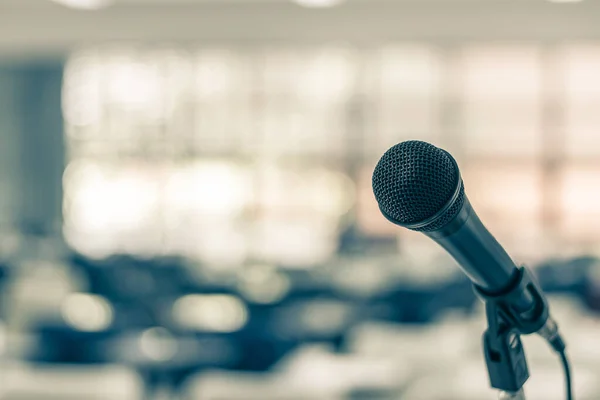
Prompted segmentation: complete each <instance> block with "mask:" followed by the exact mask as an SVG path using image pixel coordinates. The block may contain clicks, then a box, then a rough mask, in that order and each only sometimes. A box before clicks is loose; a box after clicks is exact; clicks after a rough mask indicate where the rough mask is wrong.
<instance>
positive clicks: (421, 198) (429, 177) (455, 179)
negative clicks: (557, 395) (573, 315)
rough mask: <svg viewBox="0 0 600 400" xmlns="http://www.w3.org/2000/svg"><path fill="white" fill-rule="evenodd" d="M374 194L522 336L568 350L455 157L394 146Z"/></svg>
mask: <svg viewBox="0 0 600 400" xmlns="http://www.w3.org/2000/svg"><path fill="white" fill-rule="evenodd" d="M373 193H374V194H375V198H376V199H377V202H378V203H379V208H380V210H381V212H382V214H383V215H384V216H385V217H386V218H387V219H388V220H389V221H391V222H392V223H394V224H396V225H399V226H402V227H405V228H408V229H410V230H413V231H417V232H422V233H423V234H425V235H427V236H428V237H430V238H431V239H433V240H434V241H435V242H437V243H438V244H440V245H441V246H442V247H443V248H444V249H445V250H446V251H447V252H448V253H450V255H451V256H452V257H453V258H454V259H455V260H456V261H457V262H458V264H459V266H460V267H461V268H462V270H463V271H464V272H465V274H466V275H467V276H468V277H469V278H470V280H471V281H472V282H473V285H474V288H475V291H476V293H477V294H478V295H479V296H480V297H482V298H483V299H484V300H486V301H489V300H492V301H498V302H500V303H501V304H503V307H502V309H503V311H504V316H505V317H506V318H507V320H509V321H510V322H512V323H513V325H515V326H517V327H518V328H519V329H520V331H521V332H522V333H525V334H527V333H534V332H537V333H538V334H540V335H541V336H542V337H544V338H545V339H546V340H548V341H549V342H550V344H551V345H552V346H553V347H554V348H555V350H557V351H561V349H562V350H564V343H563V342H562V339H560V336H559V334H558V328H557V325H556V323H554V321H553V320H552V319H551V318H550V316H549V312H548V304H547V302H546V299H545V297H544V295H543V294H542V292H541V290H540V289H539V288H538V286H537V283H535V281H534V280H533V278H531V277H530V275H529V273H528V271H527V269H525V268H524V267H517V265H516V264H515V263H514V261H513V260H512V259H511V258H510V256H509V255H508V254H507V253H506V251H505V250H504V248H503V247H502V246H501V245H500V243H498V241H497V240H496V239H495V238H494V237H493V236H492V234H491V233H490V232H489V231H488V230H487V228H486V227H485V226H484V225H483V223H482V222H481V220H480V219H479V217H478V216H477V214H476V213H475V211H474V210H473V208H472V207H471V203H470V202H469V199H468V198H467V196H466V194H465V188H464V185H463V181H462V178H461V175H460V171H459V168H458V164H457V163H456V161H455V160H454V158H453V157H452V156H451V155H450V154H449V153H447V152H446V151H445V150H442V149H440V148H437V147H435V146H433V145H432V144H429V143H426V142H421V141H406V142H402V143H399V144H397V145H395V146H393V147H392V148H390V149H389V150H388V151H387V152H386V153H385V154H384V155H383V156H382V157H381V159H380V160H379V162H378V164H377V166H376V167H375V170H374V172H373Z"/></svg>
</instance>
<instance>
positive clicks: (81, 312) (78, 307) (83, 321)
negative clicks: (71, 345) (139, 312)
mask: <svg viewBox="0 0 600 400" xmlns="http://www.w3.org/2000/svg"><path fill="white" fill-rule="evenodd" d="M61 313H62V316H63V318H64V320H65V322H67V323H68V324H69V325H71V326H72V327H73V328H75V329H78V330H80V331H84V332H99V331H103V330H105V329H107V328H108V327H109V326H110V325H111V323H112V321H113V308H112V306H111V305H110V303H109V302H108V301H107V300H106V299H105V298H104V297H101V296H96V295H91V294H85V293H74V294H71V295H69V296H67V298H66V299H65V300H64V301H63V304H62V307H61Z"/></svg>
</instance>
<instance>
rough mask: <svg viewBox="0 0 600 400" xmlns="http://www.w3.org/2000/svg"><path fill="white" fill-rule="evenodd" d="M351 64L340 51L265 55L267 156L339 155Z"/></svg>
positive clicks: (350, 87) (264, 140)
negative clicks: (293, 154) (294, 154)
mask: <svg viewBox="0 0 600 400" xmlns="http://www.w3.org/2000/svg"><path fill="white" fill-rule="evenodd" d="M356 79H357V69H356V59H355V55H354V54H353V52H351V51H349V50H347V49H344V48H324V49H319V50H313V51H307V50H298V51H275V50H272V51H267V52H266V59H265V64H264V70H263V74H262V77H261V81H262V83H263V86H262V90H263V93H262V95H263V96H264V104H263V106H264V108H262V110H261V113H262V117H261V119H262V121H263V122H264V125H263V127H264V131H263V137H262V146H261V147H262V148H263V149H264V151H266V152H267V153H268V154H290V153H296V154H302V153H318V154H343V153H344V151H345V150H346V143H345V140H346V135H347V129H348V127H347V125H346V121H347V118H348V104H349V102H350V101H351V100H352V96H353V93H354V89H355V84H356Z"/></svg>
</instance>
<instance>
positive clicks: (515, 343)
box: [483, 301, 529, 400]
mask: <svg viewBox="0 0 600 400" xmlns="http://www.w3.org/2000/svg"><path fill="white" fill-rule="evenodd" d="M485 306H486V307H485V308H486V316H487V322H488V328H487V330H486V331H485V333H484V335H483V351H484V355H485V363H486V366H487V369H488V374H489V377H490V383H491V386H492V387H493V388H495V389H499V390H500V396H499V399H500V400H525V393H524V392H523V385H524V384H525V382H526V381H527V379H528V378H529V369H528V367H527V359H526V358H525V351H524V349H523V344H522V343H521V335H520V333H519V331H518V329H517V328H516V327H514V326H511V324H510V323H508V322H507V321H506V320H505V318H502V316H501V315H500V314H499V311H498V307H497V306H496V304H495V302H493V301H488V302H486V304H485Z"/></svg>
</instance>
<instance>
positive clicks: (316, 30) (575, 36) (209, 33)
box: [0, 0, 600, 58]
mask: <svg viewBox="0 0 600 400" xmlns="http://www.w3.org/2000/svg"><path fill="white" fill-rule="evenodd" d="M598 15H600V2H598V1H593V0H587V1H584V2H582V3H578V4H552V3H550V2H548V1H546V0H348V1H347V3H346V4H344V5H343V6H340V7H334V8H331V9H327V10H313V9H306V8H303V7H299V6H297V5H295V4H292V2H291V1H290V0H117V3H116V4H115V5H114V6H112V7H108V8H106V9H102V10H99V11H93V12H89V11H79V10H72V9H68V8H66V7H63V6H60V5H57V4H55V3H53V2H51V1H50V0H0V55H2V58H6V57H7V55H13V56H14V55H15V54H55V55H56V54H65V53H68V52H69V51H71V50H72V49H74V48H78V47H81V46H86V45H90V44H97V43H105V42H115V41H119V42H121V41H135V42H161V43H164V42H167V43H192V44H206V43H209V44H215V43H217V44H224V43H225V44H228V45H230V44H241V45H254V44H259V45H265V44H278V43H288V44H289V43H309V44H322V43H324V42H336V43H340V42H342V43H354V44H358V45H361V44H372V43H382V42H390V41H429V42H434V43H435V42H438V43H442V44H448V43H450V44H452V43H456V42H461V43H462V42H465V41H490V40H492V41H511V42H514V41H518V42H523V41H536V42H539V41H546V42H552V43H556V42H560V41H569V40H578V41H581V40H594V41H600V24H598V18H597V16H598Z"/></svg>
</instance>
